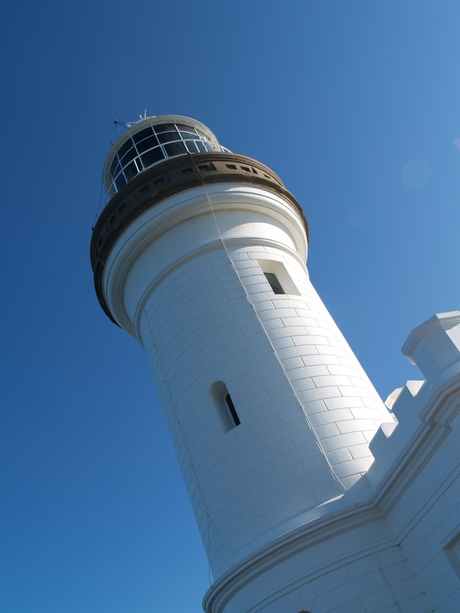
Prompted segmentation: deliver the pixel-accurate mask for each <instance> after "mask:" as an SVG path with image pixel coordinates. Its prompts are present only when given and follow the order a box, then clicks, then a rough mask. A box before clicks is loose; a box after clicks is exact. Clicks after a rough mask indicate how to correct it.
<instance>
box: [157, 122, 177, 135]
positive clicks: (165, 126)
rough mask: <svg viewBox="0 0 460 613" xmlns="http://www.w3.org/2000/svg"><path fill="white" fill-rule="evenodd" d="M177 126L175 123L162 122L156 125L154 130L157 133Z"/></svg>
mask: <svg viewBox="0 0 460 613" xmlns="http://www.w3.org/2000/svg"><path fill="white" fill-rule="evenodd" d="M175 129H176V126H175V125H174V124H173V123H160V124H158V125H156V126H155V127H154V130H155V132H156V133H157V134H159V133H160V132H169V131H170V130H175Z"/></svg>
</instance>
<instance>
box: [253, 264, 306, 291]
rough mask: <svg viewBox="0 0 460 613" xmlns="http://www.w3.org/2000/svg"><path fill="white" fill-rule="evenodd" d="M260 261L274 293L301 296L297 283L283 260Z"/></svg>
mask: <svg viewBox="0 0 460 613" xmlns="http://www.w3.org/2000/svg"><path fill="white" fill-rule="evenodd" d="M258 263H259V266H260V268H261V269H262V272H263V273H264V276H265V279H266V280H267V281H268V283H269V284H270V287H271V289H272V291H273V293H274V294H277V295H282V294H287V295H294V296H300V292H299V290H298V289H297V286H296V284H295V283H294V281H293V280H292V278H291V275H290V274H289V273H288V271H287V270H286V268H285V266H284V264H283V263H282V262H277V261H275V260H258Z"/></svg>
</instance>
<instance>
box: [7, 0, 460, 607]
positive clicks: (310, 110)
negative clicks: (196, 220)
mask: <svg viewBox="0 0 460 613" xmlns="http://www.w3.org/2000/svg"><path fill="white" fill-rule="evenodd" d="M0 29H1V40H2V42H1V45H2V51H1V55H2V58H3V68H2V70H1V83H2V101H1V123H2V133H3V138H2V147H1V151H2V163H1V165H0V172H1V188H2V196H3V198H2V199H3V204H2V223H1V232H2V239H1V249H2V259H1V261H2V268H3V301H2V306H3V315H2V318H1V326H2V354H3V355H2V360H3V368H2V372H1V376H2V380H3V381H2V387H1V412H0V467H1V470H0V487H1V490H0V491H1V498H0V551H1V553H0V556H1V557H0V611H1V612H2V613H82V612H84V613H154V612H155V613H156V612H158V611H168V612H169V613H184V612H186V613H192V612H198V611H200V610H201V597H202V595H203V594H204V592H205V591H206V589H207V587H208V585H209V578H208V568H207V563H206V559H205V556H204V553H203V549H202V546H201V542H200V540H199V536H198V532H197V529H196V527H195V524H194V519H193V516H192V513H191V510H190V505H189V502H188V499H187V496H186V494H185V488H184V486H183V484H182V480H181V476H180V474H179V470H178V466H177V462H176V459H175V456H174V453H173V450H172V444H171V443H170V441H169V437H168V433H167V430H166V427H165V424H164V419H163V416H162V413H161V409H160V407H159V405H158V400H157V396H156V392H155V389H154V384H153V381H152V378H151V376H150V373H149V367H148V364H147V359H146V358H145V356H144V355H143V352H142V350H141V349H140V348H139V347H138V346H137V345H136V343H135V341H134V340H133V339H132V338H131V337H129V336H128V335H127V334H126V333H123V332H122V331H121V330H119V329H118V328H116V327H115V326H114V325H113V324H112V323H111V322H110V321H109V320H108V319H107V318H106V316H105V315H104V314H103V312H102V310H101V309H100V307H99V305H98V303H97V301H96V298H95V295H94V291H93V287H92V275H91V270H90V265H89V255H88V250H89V241H90V237H91V226H92V225H93V222H94V218H95V216H96V213H97V211H98V205H99V199H100V191H101V185H100V173H101V169H102V164H103V161H104V157H105V154H106V152H107V151H108V148H109V146H110V139H112V140H113V139H115V138H116V131H115V129H114V127H113V124H112V123H111V117H110V114H109V112H110V111H111V110H114V111H115V114H116V117H117V118H118V119H119V120H124V121H129V120H133V119H136V118H137V117H138V116H139V114H141V113H143V112H144V108H147V111H148V113H149V114H168V113H177V114H183V115H189V116H191V117H196V118H197V119H199V120H200V121H202V122H203V123H205V124H206V125H208V126H209V127H210V128H211V130H213V131H214V132H215V134H216V135H217V137H218V138H219V140H220V142H221V143H222V144H223V145H224V146H226V147H228V148H229V149H231V150H233V151H235V152H238V153H243V154H246V155H249V156H252V157H254V158H256V159H258V160H260V161H262V162H264V163H266V164H267V165H268V166H270V167H271V168H272V169H273V170H274V171H275V172H277V173H278V174H279V175H280V176H281V178H282V179H283V181H284V182H285V184H286V186H287V187H288V189H290V190H291V191H292V192H293V194H294V195H295V196H296V197H297V199H298V200H299V201H300V202H301V203H302V205H303V207H304V209H305V212H306V215H307V218H308V221H309V224H310V231H311V245H310V255H309V269H310V272H311V277H312V280H313V282H314V284H315V286H316V287H317V289H318V291H319V292H320V294H321V296H322V297H323V299H324V301H325V302H326V305H327V306H328V307H329V309H330V311H331V313H332V315H333V316H334V317H335V319H336V321H337V323H338V324H339V326H340V327H341V328H342V330H343V332H344V333H345V335H346V337H347V338H348V340H349V342H350V344H351V345H352V347H353V349H354V350H355V352H356V354H357V356H358V358H359V359H360V360H361V362H362V363H363V365H364V367H365V368H366V370H367V371H368V373H369V375H370V377H371V379H372V380H373V381H374V383H375V385H376V387H377V389H378V391H379V393H380V394H381V395H382V396H383V397H386V396H387V395H388V394H389V393H390V392H391V391H392V390H393V389H394V388H395V387H400V386H402V385H403V384H404V383H405V381H406V379H409V378H415V379H416V378H420V374H419V372H418V370H417V369H416V367H412V366H411V365H410V364H409V363H408V362H407V361H406V360H405V358H404V357H403V356H402V354H401V353H400V347H401V346H402V344H403V342H404V340H405V337H406V335H407V334H408V333H409V332H410V330H411V329H412V328H413V327H415V326H416V325H417V324H419V323H420V322H421V321H423V320H424V319H426V318H428V317H429V316H431V315H432V314H433V313H436V312H443V311H449V310H454V309H456V308H458V307H459V282H458V278H459V260H460V258H459V246H458V236H459V225H460V207H459V204H460V181H459V170H460V115H459V110H460V68H459V66H460V62H459V60H460V36H459V32H460V4H459V3H458V0H444V1H443V2H436V1H435V0H431V1H427V0H385V1H383V0H382V1H380V2H373V1H370V0H335V1H334V0H288V1H287V2H281V1H271V0H263V1H262V0H260V1H259V0H254V1H248V0H246V1H244V2H243V1H242V0H234V1H233V2H230V3H228V2H216V1H215V0H213V1H211V0H198V1H196V2H190V1H185V0H183V1H181V0H169V1H168V2H162V3H160V2H152V1H146V0H132V1H131V2H129V3H128V2H120V1H119V0H111V1H110V2H109V1H108V0H94V1H93V2H87V1H86V0H82V2H79V3H67V2H63V3H56V2H50V1H49V0H43V1H41V2H30V1H29V2H28V1H27V0H26V1H25V2H22V3H13V2H10V3H8V6H5V7H4V8H3V12H2V20H1V23H0ZM456 139H457V140H456Z"/></svg>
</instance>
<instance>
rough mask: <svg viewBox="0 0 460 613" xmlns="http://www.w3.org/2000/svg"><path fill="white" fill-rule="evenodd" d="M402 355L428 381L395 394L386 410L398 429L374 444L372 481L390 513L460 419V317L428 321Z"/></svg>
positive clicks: (385, 428) (384, 430)
mask: <svg viewBox="0 0 460 613" xmlns="http://www.w3.org/2000/svg"><path fill="white" fill-rule="evenodd" d="M402 351H403V353H404V355H405V356H406V357H407V358H408V359H409V360H410V361H411V362H412V363H413V364H414V365H416V366H418V367H419V369H420V370H421V372H422V374H423V375H424V376H425V377H426V378H425V380H422V381H407V383H406V385H405V386H404V387H403V388H400V389H397V390H395V391H394V392H393V393H392V394H390V396H389V397H388V399H387V402H386V404H387V406H388V407H389V408H390V410H391V411H392V413H393V415H394V418H395V423H394V424H383V425H382V426H381V428H380V429H379V430H378V432H377V433H376V435H375V437H374V439H373V440H372V441H371V443H370V449H371V451H372V454H373V455H374V458H375V462H374V464H373V465H372V467H371V468H370V470H369V471H368V473H367V475H366V476H367V478H368V479H369V481H370V483H371V484H372V486H373V488H374V492H375V496H376V499H377V500H378V501H379V506H380V507H381V509H382V510H383V511H384V512H385V513H386V512H388V511H389V510H390V509H391V508H392V506H394V504H396V502H397V500H398V499H399V497H400V496H402V495H403V494H404V492H405V491H407V489H408V488H409V487H410V484H411V482H412V481H413V480H414V479H415V478H416V477H417V475H418V474H419V473H420V471H421V470H423V467H424V466H425V465H426V464H427V462H429V460H430V458H431V457H432V456H433V455H434V454H435V453H436V452H437V451H438V450H439V448H440V446H441V445H442V443H443V441H444V440H445V438H446V437H447V436H449V435H450V434H451V432H452V422H453V421H454V420H455V418H456V417H457V416H458V414H459V409H460V311H451V312H448V313H440V314H437V315H433V317H430V318H429V319H427V320H426V321H424V322H423V323H422V324H420V325H419V326H417V327H416V328H414V330H412V332H411V333H410V334H409V336H408V338H407V340H406V342H405V343H404V346H403V348H402Z"/></svg>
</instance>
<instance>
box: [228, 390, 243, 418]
mask: <svg viewBox="0 0 460 613" xmlns="http://www.w3.org/2000/svg"><path fill="white" fill-rule="evenodd" d="M225 402H226V403H227V406H228V410H229V411H230V415H231V416H232V419H233V422H234V423H235V426H239V425H240V423H241V422H240V418H239V417H238V413H237V412H236V409H235V405H234V404H233V400H232V398H231V396H230V394H227V395H226V396H225Z"/></svg>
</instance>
